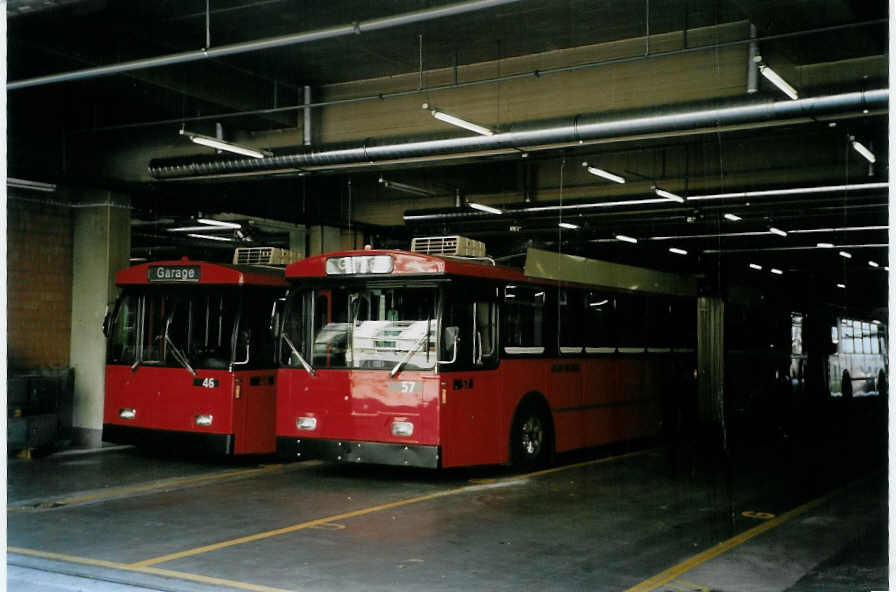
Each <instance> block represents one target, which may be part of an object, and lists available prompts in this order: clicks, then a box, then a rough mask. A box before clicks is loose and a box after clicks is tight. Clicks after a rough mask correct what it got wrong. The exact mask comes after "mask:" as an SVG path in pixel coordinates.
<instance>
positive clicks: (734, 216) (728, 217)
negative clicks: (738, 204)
mask: <svg viewBox="0 0 896 592" xmlns="http://www.w3.org/2000/svg"><path fill="white" fill-rule="evenodd" d="M724 218H725V219H726V220H730V221H732V222H740V221H741V220H743V218H741V217H740V216H738V215H737V214H725V216H724Z"/></svg>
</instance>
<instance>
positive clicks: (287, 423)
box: [277, 369, 439, 445]
mask: <svg viewBox="0 0 896 592" xmlns="http://www.w3.org/2000/svg"><path fill="white" fill-rule="evenodd" d="M277 381H278V384H279V385H280V388H279V390H278V391H277V397H278V405H277V408H278V410H279V412H278V414H277V435H280V436H289V437H302V436H307V437H315V438H328V439H333V440H339V439H351V440H364V441H369V442H389V443H395V444H422V445H435V444H437V443H438V434H439V425H438V421H439V415H438V411H439V410H438V397H439V383H438V377H437V376H436V375H435V374H433V373H432V372H419V371H412V370H405V371H403V372H401V373H399V374H398V375H397V376H395V377H394V378H393V377H390V376H389V372H384V371H381V370H380V371H376V370H319V371H318V372H317V376H311V375H310V374H308V373H307V372H305V371H304V370H301V369H298V370H296V369H280V370H279V371H278V377H277ZM299 417H314V418H316V419H317V428H316V429H315V430H314V431H313V432H312V431H303V430H299V429H298V428H297V427H296V419H297V418H299ZM393 420H399V421H409V422H411V423H413V424H414V433H413V434H412V435H411V436H409V437H398V436H393V435H392V422H393Z"/></svg>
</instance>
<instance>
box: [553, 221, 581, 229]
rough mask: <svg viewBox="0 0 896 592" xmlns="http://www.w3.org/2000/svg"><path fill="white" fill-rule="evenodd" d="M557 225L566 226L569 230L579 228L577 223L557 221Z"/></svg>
mask: <svg viewBox="0 0 896 592" xmlns="http://www.w3.org/2000/svg"><path fill="white" fill-rule="evenodd" d="M557 226H559V227H560V228H568V229H569V230H578V229H579V225H578V224H571V223H569V222H559V223H558V224H557Z"/></svg>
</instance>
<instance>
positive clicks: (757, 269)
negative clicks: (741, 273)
mask: <svg viewBox="0 0 896 592" xmlns="http://www.w3.org/2000/svg"><path fill="white" fill-rule="evenodd" d="M750 269H755V270H756V271H762V266H761V265H756V264H755V263H750Z"/></svg>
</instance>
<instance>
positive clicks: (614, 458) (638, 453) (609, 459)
mask: <svg viewBox="0 0 896 592" xmlns="http://www.w3.org/2000/svg"><path fill="white" fill-rule="evenodd" d="M657 450H659V448H648V449H647V450H637V451H635V452H627V453H626V454H620V455H618V456H608V457H605V458H598V459H595V460H586V461H583V462H580V463H575V464H571V465H563V466H562V467H553V468H551V469H543V470H541V471H535V472H533V473H526V474H525V475H518V476H517V477H514V478H515V479H520V478H523V477H537V476H539V475H548V474H550V473H557V472H559V471H566V470H568V469H577V468H579V467H587V466H590V465H601V464H604V463H608V462H613V461H617V460H623V459H626V458H633V457H635V456H643V455H645V454H650V453H651V452H655V451H657Z"/></svg>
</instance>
